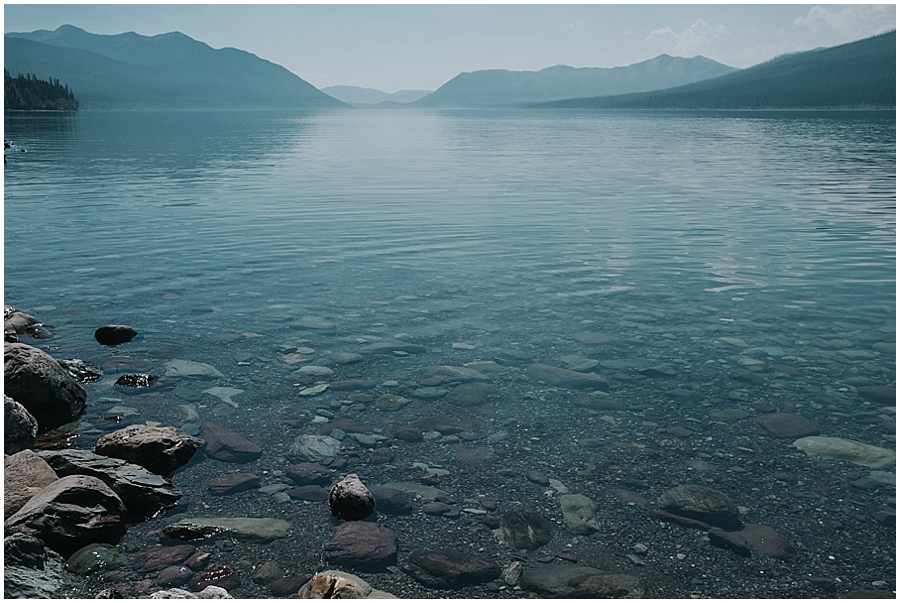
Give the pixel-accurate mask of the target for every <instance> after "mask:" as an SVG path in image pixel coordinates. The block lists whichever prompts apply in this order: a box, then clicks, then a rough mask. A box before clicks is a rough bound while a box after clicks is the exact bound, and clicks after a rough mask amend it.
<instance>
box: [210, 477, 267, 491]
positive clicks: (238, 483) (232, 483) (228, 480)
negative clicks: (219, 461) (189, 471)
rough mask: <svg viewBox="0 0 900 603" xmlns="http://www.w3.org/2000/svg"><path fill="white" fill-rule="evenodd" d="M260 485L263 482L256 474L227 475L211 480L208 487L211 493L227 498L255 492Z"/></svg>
mask: <svg viewBox="0 0 900 603" xmlns="http://www.w3.org/2000/svg"><path fill="white" fill-rule="evenodd" d="M260 483H262V480H260V478H259V476H258V475H256V474H255V473H226V474H225V475H220V476H218V477H214V478H212V479H211V480H209V484H208V486H209V491H210V492H212V493H213V494H215V495H216V496H225V495H228V494H237V493H238V492H245V491H247V490H255V489H256V488H259V486H260Z"/></svg>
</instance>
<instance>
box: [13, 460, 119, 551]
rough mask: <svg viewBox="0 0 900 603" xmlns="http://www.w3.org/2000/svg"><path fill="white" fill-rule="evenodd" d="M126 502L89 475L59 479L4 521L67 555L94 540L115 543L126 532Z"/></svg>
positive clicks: (15, 529)
mask: <svg viewBox="0 0 900 603" xmlns="http://www.w3.org/2000/svg"><path fill="white" fill-rule="evenodd" d="M125 517H126V510H125V505H124V504H122V500H121V499H120V498H119V497H118V496H117V495H116V493H115V492H113V491H112V490H111V489H110V488H109V486H107V485H106V484H104V483H103V482H102V481H100V480H99V479H97V478H96V477H91V476H89V475H70V476H68V477H63V478H61V479H58V480H56V481H55V482H53V483H52V484H50V485H49V486H47V487H46V488H44V489H43V490H41V491H40V492H38V493H37V495H35V496H34V498H32V499H31V500H29V501H28V502H27V503H26V504H25V506H24V507H22V508H21V509H19V511H18V512H16V513H15V514H14V515H13V516H12V517H9V518H8V519H7V520H6V522H5V523H4V527H5V530H6V533H7V534H11V533H16V532H21V533H23V534H27V535H29V536H34V537H35V538H39V539H41V540H43V541H44V544H45V545H46V546H47V547H49V548H51V549H53V550H54V551H56V552H57V553H59V554H60V555H62V556H64V557H67V556H69V555H71V554H72V553H74V552H75V551H77V550H78V549H80V548H81V547H83V546H84V545H86V544H88V543H91V542H106V543H110V544H115V543H116V542H118V541H119V539H120V538H121V537H122V536H123V535H124V534H125V529H126V525H125Z"/></svg>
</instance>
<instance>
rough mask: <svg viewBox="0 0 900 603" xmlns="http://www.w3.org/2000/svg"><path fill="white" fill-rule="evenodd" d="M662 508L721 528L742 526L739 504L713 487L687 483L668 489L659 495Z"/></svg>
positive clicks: (658, 502) (659, 503)
mask: <svg viewBox="0 0 900 603" xmlns="http://www.w3.org/2000/svg"><path fill="white" fill-rule="evenodd" d="M657 504H658V505H659V506H660V508H662V509H664V510H666V511H668V512H669V513H674V514H675V515H680V516H682V517H688V518H691V519H697V520H700V521H702V522H705V523H708V524H710V525H714V526H718V527H720V528H725V529H729V528H738V529H739V528H741V527H742V524H741V521H740V514H739V512H738V508H737V505H735V504H734V502H733V501H732V500H731V499H730V498H728V496H727V495H726V494H725V493H723V492H720V491H718V490H714V489H713V488H707V487H706V486H697V485H693V484H685V485H683V486H678V487H676V488H672V489H671V490H667V491H666V492H664V493H663V495H662V496H660V497H659V501H657Z"/></svg>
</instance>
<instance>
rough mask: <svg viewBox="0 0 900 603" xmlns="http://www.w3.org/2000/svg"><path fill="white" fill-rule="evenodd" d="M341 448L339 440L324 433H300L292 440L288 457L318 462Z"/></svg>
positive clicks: (294, 459)
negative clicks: (292, 443)
mask: <svg viewBox="0 0 900 603" xmlns="http://www.w3.org/2000/svg"><path fill="white" fill-rule="evenodd" d="M340 449H341V441H340V440H336V439H334V438H333V437H331V436H326V435H301V436H297V439H296V440H294V445H293V446H291V449H290V450H289V451H288V454H287V456H288V458H289V459H291V460H293V461H307V462H310V463H318V462H320V461H324V460H325V459H327V458H330V457H333V456H334V455H336V454H337V453H338V452H339V451H340Z"/></svg>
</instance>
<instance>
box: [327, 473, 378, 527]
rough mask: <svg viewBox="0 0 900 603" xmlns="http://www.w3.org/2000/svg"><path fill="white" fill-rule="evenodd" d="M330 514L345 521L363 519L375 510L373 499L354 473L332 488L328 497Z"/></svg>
mask: <svg viewBox="0 0 900 603" xmlns="http://www.w3.org/2000/svg"><path fill="white" fill-rule="evenodd" d="M328 506H329V507H330V508H331V514H332V515H334V516H335V517H337V518H338V519H343V520H345V521H357V520H360V519H365V518H366V517H368V516H369V515H371V514H372V511H374V510H375V499H374V497H373V496H372V493H371V492H369V489H368V488H366V485H365V484H363V483H362V482H361V481H360V479H359V477H358V476H357V475H356V474H355V473H351V474H350V475H348V476H347V477H345V478H344V479H342V480H341V481H339V482H338V483H336V484H335V485H334V486H332V487H331V492H330V494H329V496H328Z"/></svg>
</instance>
